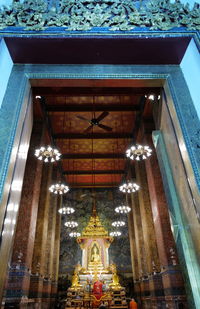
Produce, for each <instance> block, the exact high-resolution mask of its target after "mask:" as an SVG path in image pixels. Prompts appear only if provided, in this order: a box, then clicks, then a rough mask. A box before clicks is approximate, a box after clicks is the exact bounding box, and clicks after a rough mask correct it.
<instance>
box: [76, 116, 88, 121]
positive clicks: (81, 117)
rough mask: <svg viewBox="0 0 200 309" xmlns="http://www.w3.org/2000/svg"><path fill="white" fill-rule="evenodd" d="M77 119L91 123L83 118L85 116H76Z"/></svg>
mask: <svg viewBox="0 0 200 309" xmlns="http://www.w3.org/2000/svg"><path fill="white" fill-rule="evenodd" d="M76 118H78V119H81V120H84V121H87V122H90V120H89V119H87V118H85V117H83V116H76Z"/></svg>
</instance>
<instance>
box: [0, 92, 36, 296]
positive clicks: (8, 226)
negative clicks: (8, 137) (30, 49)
mask: <svg viewBox="0 0 200 309" xmlns="http://www.w3.org/2000/svg"><path fill="white" fill-rule="evenodd" d="M21 116H22V119H21V120H22V123H21V126H22V127H21V131H20V132H19V134H17V136H16V138H15V142H14V145H13V156H11V161H10V167H11V171H10V175H9V177H8V178H7V182H6V185H5V187H6V193H7V194H8V196H5V197H4V198H3V203H1V215H2V227H1V250H0V260H1V261H8V260H9V259H10V254H11V251H12V244H13V237H14V234H15V229H16V222H17V218H18V210H19V204H20V200H21V190H22V185H23V178H24V171H25V165H26V159H27V154H28V149H29V143H30V137H31V132H32V125H33V112H32V96H31V93H30V94H29V99H28V101H27V102H26V108H25V110H24V112H23V113H22V115H21ZM7 194H6V195H7ZM3 211H4V212H3ZM9 265H10V264H9V263H8V264H7V263H5V264H4V263H1V267H0V278H1V280H0V296H1V291H2V289H3V287H4V280H5V279H6V277H5V276H6V271H7V266H8V267H9Z"/></svg>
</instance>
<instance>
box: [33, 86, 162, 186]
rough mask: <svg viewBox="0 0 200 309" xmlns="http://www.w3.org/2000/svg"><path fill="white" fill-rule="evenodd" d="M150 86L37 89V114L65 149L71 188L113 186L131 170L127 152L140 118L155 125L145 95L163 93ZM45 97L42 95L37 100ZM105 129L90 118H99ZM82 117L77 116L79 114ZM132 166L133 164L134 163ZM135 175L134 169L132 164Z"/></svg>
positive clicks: (63, 169) (65, 174)
mask: <svg viewBox="0 0 200 309" xmlns="http://www.w3.org/2000/svg"><path fill="white" fill-rule="evenodd" d="M159 92H160V88H148V87H137V88H136V87H109V84H108V85H107V87H96V86H95V87H92V86H91V87H89V86H88V85H87V87H37V85H36V86H35V87H33V95H34V117H35V119H40V120H41V119H42V120H43V121H44V122H45V124H46V127H47V130H48V134H49V135H50V137H51V140H52V141H53V143H54V144H55V145H56V146H57V147H58V149H59V150H60V151H61V153H62V160H61V163H59V164H60V167H61V169H60V170H61V172H62V177H63V178H64V179H65V181H66V183H67V184H69V186H70V187H77V188H84V187H86V188H87V187H88V188H91V187H115V186H118V185H119V184H120V182H121V181H122V179H123V177H125V175H126V174H127V169H128V166H129V168H130V163H127V160H126V158H125V151H126V149H127V147H128V145H130V143H131V141H134V140H135V138H136V137H137V134H138V130H139V127H140V124H141V121H145V122H146V123H148V128H149V130H150V131H151V130H152V129H153V126H154V124H153V117H152V109H153V103H152V101H150V100H149V99H148V98H146V97H145V96H146V95H148V94H150V93H154V94H159ZM36 96H41V97H42V99H37V98H36ZM105 111H107V112H108V115H107V116H105V117H104V118H103V119H102V120H101V121H100V123H101V124H102V125H104V126H108V127H111V128H112V130H110V131H107V130H104V129H102V128H100V127H99V126H93V127H92V129H91V130H89V131H85V130H86V129H87V128H88V127H89V126H90V123H89V122H86V121H84V120H82V119H80V118H78V117H81V118H82V117H83V118H86V119H89V120H90V119H92V118H94V114H95V118H98V117H99V116H100V115H101V114H102V113H103V112H105ZM77 116H78V117H77ZM131 165H133V163H131ZM132 172H133V173H134V168H132Z"/></svg>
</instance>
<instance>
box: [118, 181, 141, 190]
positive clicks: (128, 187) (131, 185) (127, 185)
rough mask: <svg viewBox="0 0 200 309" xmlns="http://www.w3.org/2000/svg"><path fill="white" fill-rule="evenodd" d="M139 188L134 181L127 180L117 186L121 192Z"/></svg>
mask: <svg viewBox="0 0 200 309" xmlns="http://www.w3.org/2000/svg"><path fill="white" fill-rule="evenodd" d="M139 188H140V186H138V185H137V184H136V183H134V182H131V181H129V182H127V183H124V184H123V185H121V186H120V187H119V190H120V191H121V192H123V193H133V192H135V191H138V190H139Z"/></svg>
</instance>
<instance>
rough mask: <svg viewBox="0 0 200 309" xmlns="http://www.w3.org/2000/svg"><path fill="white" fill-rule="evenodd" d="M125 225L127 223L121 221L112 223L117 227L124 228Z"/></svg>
mask: <svg viewBox="0 0 200 309" xmlns="http://www.w3.org/2000/svg"><path fill="white" fill-rule="evenodd" d="M124 225H125V222H124V221H120V220H118V221H114V222H113V223H112V226H115V227H119V226H124Z"/></svg>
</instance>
